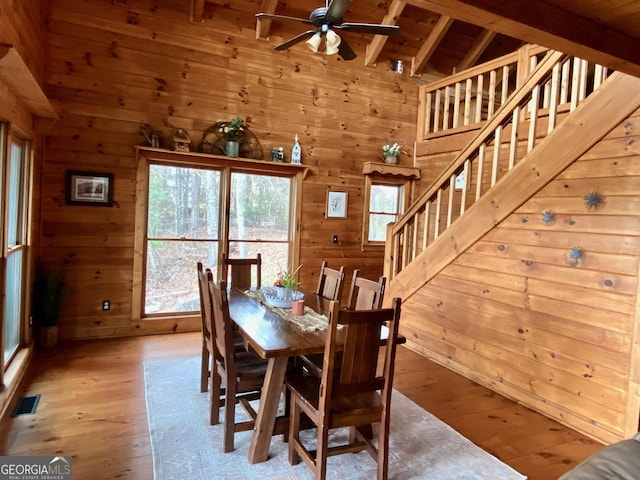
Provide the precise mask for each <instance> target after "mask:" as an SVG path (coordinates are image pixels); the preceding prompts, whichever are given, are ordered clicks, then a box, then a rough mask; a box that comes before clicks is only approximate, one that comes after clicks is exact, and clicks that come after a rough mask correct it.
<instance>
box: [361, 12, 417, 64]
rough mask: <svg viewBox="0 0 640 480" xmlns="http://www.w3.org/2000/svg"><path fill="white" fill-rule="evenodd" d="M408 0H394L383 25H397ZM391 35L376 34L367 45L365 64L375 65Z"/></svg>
mask: <svg viewBox="0 0 640 480" xmlns="http://www.w3.org/2000/svg"><path fill="white" fill-rule="evenodd" d="M406 4H407V2H405V1H404V0H393V1H392V2H391V5H389V10H387V14H386V15H385V16H384V18H383V19H382V22H380V23H382V25H395V24H396V23H397V22H398V18H400V15H402V11H403V10H404V7H405V5H406ZM388 38H389V37H388V36H386V35H375V36H374V37H373V39H372V40H371V43H369V44H368V45H367V47H366V53H365V56H364V64H365V65H373V64H374V63H376V61H377V60H378V56H379V55H380V52H381V51H382V48H383V47H384V44H385V43H386V42H387V39H388Z"/></svg>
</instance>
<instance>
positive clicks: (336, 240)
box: [331, 235, 338, 243]
mask: <svg viewBox="0 0 640 480" xmlns="http://www.w3.org/2000/svg"><path fill="white" fill-rule="evenodd" d="M331 241H332V242H333V243H338V235H334V236H333V238H332V239H331Z"/></svg>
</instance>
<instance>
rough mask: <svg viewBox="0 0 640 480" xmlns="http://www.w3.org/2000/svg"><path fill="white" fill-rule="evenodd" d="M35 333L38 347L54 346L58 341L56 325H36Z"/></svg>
mask: <svg viewBox="0 0 640 480" xmlns="http://www.w3.org/2000/svg"><path fill="white" fill-rule="evenodd" d="M37 335H38V337H37V338H38V345H39V346H40V347H54V346H55V345H56V344H57V343H58V326H57V325H53V326H51V327H38V329H37Z"/></svg>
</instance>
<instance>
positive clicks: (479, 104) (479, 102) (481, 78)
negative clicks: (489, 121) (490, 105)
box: [474, 74, 484, 123]
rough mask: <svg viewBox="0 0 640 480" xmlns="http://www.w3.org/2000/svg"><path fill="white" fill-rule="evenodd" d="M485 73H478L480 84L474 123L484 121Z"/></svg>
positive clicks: (477, 91) (477, 88)
mask: <svg viewBox="0 0 640 480" xmlns="http://www.w3.org/2000/svg"><path fill="white" fill-rule="evenodd" d="M483 84H484V75H482V74H480V75H478V85H477V87H476V118H475V122H474V123H480V122H481V121H482V96H483V88H484V86H483Z"/></svg>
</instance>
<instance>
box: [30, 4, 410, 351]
mask: <svg viewBox="0 0 640 480" xmlns="http://www.w3.org/2000/svg"><path fill="white" fill-rule="evenodd" d="M189 4H190V2H189V1H187V0H182V1H179V2H178V1H169V0H166V1H151V0H119V1H111V0H88V1H87V0H53V1H52V2H51V14H50V18H49V22H48V30H49V34H48V55H47V61H46V67H47V93H48V94H49V97H50V98H51V99H52V102H53V103H54V105H55V106H56V107H57V109H58V111H59V113H60V116H61V119H60V120H59V121H58V122H57V123H56V124H55V125H54V126H53V127H52V128H51V130H50V131H49V132H48V137H47V149H46V165H45V181H44V184H43V190H42V194H43V201H42V209H43V234H42V243H43V245H42V252H41V253H42V256H43V258H46V259H47V260H48V261H50V262H54V263H64V264H65V270H66V271H67V275H68V277H69V280H70V281H71V284H72V286H71V292H70V297H69V300H68V301H67V303H66V304H65V307H64V311H63V313H62V319H61V322H60V330H61V331H60V334H61V337H62V338H84V337H87V336H110V335H115V333H114V332H116V330H117V331H118V332H122V329H121V325H122V323H123V322H126V321H128V319H130V314H131V303H132V298H131V295H132V269H133V255H134V248H133V246H134V242H133V234H134V201H135V198H134V196H135V188H134V186H135V172H136V168H135V167H136V166H135V161H134V160H135V157H134V148H133V147H134V146H135V145H142V144H145V141H144V138H143V136H142V135H141V134H140V133H139V130H140V127H141V126H144V125H148V126H149V127H152V128H153V129H159V130H161V131H162V133H163V135H164V138H165V141H166V140H167V138H168V136H169V134H170V132H171V130H172V129H174V128H184V129H186V130H187V131H188V132H189V134H190V135H191V138H192V140H193V141H194V143H198V142H199V141H200V139H201V136H202V132H203V131H204V130H205V129H207V128H208V127H209V126H211V125H212V124H213V123H215V122H216V121H218V120H230V119H231V118H232V117H234V116H236V115H241V116H243V117H244V118H245V119H248V121H249V126H250V129H251V131H252V132H253V133H255V134H256V136H257V137H258V139H259V140H260V142H261V144H262V148H263V150H264V151H265V154H266V155H268V154H269V152H270V150H271V147H273V146H280V145H282V146H284V147H285V152H286V153H287V156H288V155H289V154H290V149H291V146H292V144H293V137H294V135H295V134H296V133H297V134H298V136H299V137H300V143H301V146H302V151H303V154H302V162H303V163H304V164H306V165H310V166H311V169H310V173H309V175H308V176H307V177H306V180H305V182H304V187H303V205H304V207H303V212H302V219H301V220H302V232H301V235H302V237H301V244H302V245H303V247H302V249H301V251H300V259H301V261H300V263H301V264H302V265H303V268H302V270H301V281H302V283H303V285H305V286H308V285H311V286H312V287H313V286H315V283H316V278H317V277H316V275H317V273H318V270H319V268H320V264H321V262H322V260H323V259H325V260H327V261H328V262H329V265H330V266H339V265H345V266H346V267H347V272H348V275H349V276H350V275H351V271H352V270H353V269H354V268H361V269H362V273H363V274H364V276H367V277H369V278H377V276H378V275H380V274H381V273H382V253H381V252H380V251H376V252H363V251H361V247H360V243H361V235H362V233H361V232H362V214H363V205H364V199H363V198H362V192H363V188H364V178H363V176H362V175H361V172H362V163H363V162H365V161H375V160H376V159H377V158H378V155H379V153H380V152H381V146H382V143H383V142H384V141H385V140H386V139H387V138H389V137H391V138H393V139H397V140H398V141H400V142H402V143H404V144H405V145H406V144H408V143H409V142H411V141H412V140H411V139H413V138H414V137H415V119H416V108H417V107H416V104H417V87H418V83H417V82H418V81H417V80H416V79H412V78H410V77H409V76H408V75H402V76H401V75H397V74H395V73H394V72H391V71H390V70H389V68H388V66H387V65H380V66H378V67H364V63H363V58H360V57H359V58H357V59H356V60H354V61H352V62H344V61H342V60H340V59H337V58H336V57H328V58H325V57H324V56H322V55H313V54H312V53H311V52H309V50H308V49H307V48H306V47H305V46H304V45H301V46H297V47H296V48H292V49H291V50H289V51H288V52H276V51H275V50H274V49H273V47H274V45H276V44H277V43H278V42H279V40H280V39H272V40H271V42H269V43H268V42H265V41H263V40H256V39H255V18H244V17H237V16H235V13H234V12H233V10H229V11H228V12H227V13H225V12H223V11H219V12H218V13H217V14H215V17H214V18H212V19H207V20H205V21H204V22H203V23H201V24H200V23H199V24H195V23H190V22H189ZM404 161H405V162H408V161H409V160H407V159H405V160H404ZM71 168H73V169H83V170H93V171H100V172H111V173H113V174H114V175H115V206H114V207H113V208H97V207H96V208H92V207H78V206H66V205H65V204H64V174H65V170H67V169H71ZM329 188H331V189H338V190H345V191H347V192H348V194H349V195H348V211H347V214H348V218H347V220H341V219H331V220H326V219H325V218H324V210H325V202H326V194H327V189H329ZM333 234H337V235H338V236H339V239H340V242H339V244H337V245H334V244H332V242H331V238H332V236H333ZM104 298H109V299H110V300H111V304H112V308H111V310H110V311H109V312H103V311H102V310H101V302H102V300H103V299H104ZM129 321H130V320H129ZM116 327H117V328H116ZM146 331H148V330H146ZM96 332H97V333H96ZM137 332H138V329H137V328H136V326H135V325H131V330H130V333H131V334H136V333H137ZM119 334H121V333H119Z"/></svg>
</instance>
